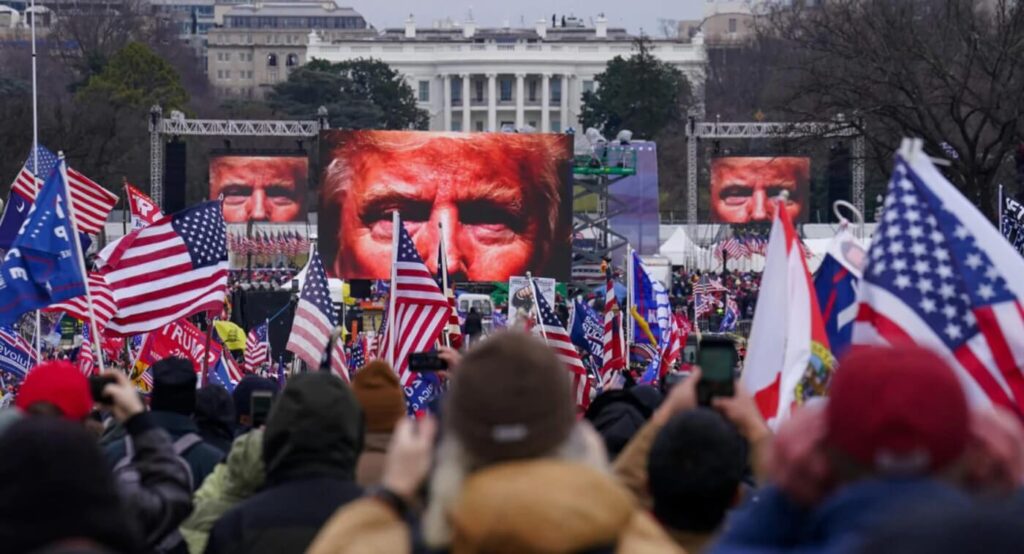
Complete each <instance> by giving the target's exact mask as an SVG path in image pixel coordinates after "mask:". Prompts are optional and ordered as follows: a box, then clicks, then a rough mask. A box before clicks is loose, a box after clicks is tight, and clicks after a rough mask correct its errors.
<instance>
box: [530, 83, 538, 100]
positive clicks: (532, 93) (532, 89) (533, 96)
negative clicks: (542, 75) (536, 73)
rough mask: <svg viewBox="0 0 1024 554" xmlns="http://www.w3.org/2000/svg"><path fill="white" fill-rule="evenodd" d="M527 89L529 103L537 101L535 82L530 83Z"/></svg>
mask: <svg viewBox="0 0 1024 554" xmlns="http://www.w3.org/2000/svg"><path fill="white" fill-rule="evenodd" d="M528 88H529V99H530V102H536V101H537V81H530V86H529V87H528Z"/></svg>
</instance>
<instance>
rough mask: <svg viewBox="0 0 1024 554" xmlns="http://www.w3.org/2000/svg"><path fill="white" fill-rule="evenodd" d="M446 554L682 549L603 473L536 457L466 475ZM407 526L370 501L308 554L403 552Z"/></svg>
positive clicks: (353, 508)
mask: <svg viewBox="0 0 1024 554" xmlns="http://www.w3.org/2000/svg"><path fill="white" fill-rule="evenodd" d="M449 519H450V521H451V524H452V528H453V534H452V544H451V546H450V552H451V553H452V554H470V553H483V552H487V553H491V554H503V553H510V554H511V553H522V554H542V553H543V554H548V553H551V554H554V553H566V554H568V553H578V552H597V551H607V552H621V553H630V554H660V553H680V552H684V551H683V550H682V549H681V548H679V547H678V546H676V544H675V543H673V542H672V540H671V539H670V538H669V537H668V536H667V535H665V533H664V531H662V530H661V528H660V527H659V526H658V524H657V523H656V522H655V521H654V520H653V519H652V518H651V517H650V516H649V515H648V514H646V513H644V512H643V511H641V510H639V509H638V508H637V507H636V503H635V501H634V499H633V496H632V495H631V494H630V493H629V491H627V490H626V489H625V488H623V487H622V486H620V485H618V484H617V483H616V482H615V481H614V480H613V479H612V478H611V477H610V476H608V475H607V474H605V473H603V472H601V471H599V470H597V469H593V468H590V467H587V466H585V465H582V464H579V463H573V462H566V461H560V460H552V459H543V460H533V461H524V462H511V463H504V464H499V465H495V466H492V467H489V468H486V469H483V470H481V471H478V472H476V473H474V474H473V475H471V476H470V477H469V478H468V479H467V480H466V482H465V484H464V487H463V488H462V490H461V493H460V494H459V497H458V500H457V501H456V503H455V505H454V506H453V509H452V510H451V512H450V513H449ZM410 537H411V535H410V532H409V529H408V528H407V526H406V525H405V524H404V523H403V522H402V521H401V520H400V519H399V518H398V517H397V516H396V515H395V514H394V512H392V511H390V510H389V509H388V508H386V507H384V505H383V504H381V503H380V502H379V501H377V500H374V499H364V500H360V501H359V502H356V503H354V504H351V505H349V506H347V507H346V508H345V509H343V510H341V511H339V512H338V514H336V515H335V517H334V518H333V519H332V520H331V521H330V523H328V525H327V526H326V527H325V528H324V530H323V532H322V533H321V534H320V535H319V536H318V537H317V540H316V542H315V543H314V544H313V545H312V547H310V549H309V552H310V553H311V554H340V553H356V552H392V553H395V554H401V553H405V552H410V550H411V546H410V545H411V540H410Z"/></svg>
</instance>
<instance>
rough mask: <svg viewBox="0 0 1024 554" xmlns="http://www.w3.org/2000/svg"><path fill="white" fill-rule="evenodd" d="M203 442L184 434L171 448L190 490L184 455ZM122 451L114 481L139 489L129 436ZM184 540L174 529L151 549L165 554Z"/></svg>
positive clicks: (139, 479) (189, 470) (189, 479)
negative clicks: (122, 454)
mask: <svg viewBox="0 0 1024 554" xmlns="http://www.w3.org/2000/svg"><path fill="white" fill-rule="evenodd" d="M201 442H203V439H202V437H200V436H199V435H197V434H195V433H186V434H184V435H182V436H181V437H179V438H178V440H176V441H174V443H173V444H172V447H173V448H174V453H175V454H176V455H177V459H178V463H180V464H181V465H182V467H184V468H185V472H186V473H187V474H188V487H189V490H191V489H192V483H193V479H194V478H193V476H192V468H191V466H189V464H188V462H187V461H186V460H185V457H184V456H185V454H186V453H187V452H188V451H189V450H191V449H192V447H193V446H195V445H197V444H199V443H201ZM124 451H125V455H124V457H122V458H121V459H120V460H118V461H117V463H116V464H114V469H113V474H114V479H115V480H116V481H117V482H118V483H119V484H120V485H126V486H131V487H139V486H140V483H141V481H142V477H141V476H140V475H139V472H138V469H136V468H135V466H134V464H133V459H134V458H135V446H134V445H133V444H132V438H131V436H125V438H124ZM184 541H185V539H184V537H182V536H181V533H180V532H179V531H178V530H177V529H175V530H174V531H172V532H170V533H168V534H167V535H166V536H165V537H164V538H163V539H161V540H160V542H159V543H157V544H156V546H154V547H153V552H155V553H160V554H162V553H165V552H172V551H176V550H179V547H180V546H181V545H182V544H183V543H184Z"/></svg>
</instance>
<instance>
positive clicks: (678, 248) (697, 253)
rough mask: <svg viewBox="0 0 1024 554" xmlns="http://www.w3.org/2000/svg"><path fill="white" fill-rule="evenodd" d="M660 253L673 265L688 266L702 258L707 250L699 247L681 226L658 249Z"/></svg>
mask: <svg viewBox="0 0 1024 554" xmlns="http://www.w3.org/2000/svg"><path fill="white" fill-rule="evenodd" d="M658 253H659V254H661V255H662V256H665V257H666V258H668V259H669V260H671V261H672V265H686V264H687V263H688V262H689V263H693V261H694V260H695V259H700V258H702V257H703V254H704V253H705V250H704V249H703V248H701V247H699V246H697V244H696V243H694V242H693V240H691V239H690V237H689V235H687V234H686V231H685V230H684V229H683V226H682V225H680V226H679V227H676V230H675V231H674V232H673V233H672V236H670V237H669V238H668V240H666V241H665V243H664V244H662V245H661V247H660V248H658Z"/></svg>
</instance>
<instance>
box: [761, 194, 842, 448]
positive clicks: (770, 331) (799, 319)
mask: <svg viewBox="0 0 1024 554" xmlns="http://www.w3.org/2000/svg"><path fill="white" fill-rule="evenodd" d="M834 366H835V362H834V359H833V357H832V354H831V352H830V351H829V344H828V335H826V334H825V326H824V324H823V322H822V319H821V311H820V310H819V309H818V298H817V295H816V294H815V292H814V285H813V283H812V281H811V275H810V272H809V271H808V270H807V261H806V259H805V258H804V256H803V250H802V248H801V246H800V237H798V236H797V234H796V229H795V228H794V227H793V220H792V218H791V217H790V215H789V213H788V212H787V211H786V210H785V209H777V210H775V220H774V222H773V224H772V232H771V236H770V238H769V240H768V249H767V252H766V253H765V267H764V275H763V276H762V278H761V292H760V294H758V301H757V311H755V312H754V322H753V324H752V326H751V329H750V342H749V344H748V347H747V357H746V363H745V365H744V368H743V377H742V382H743V385H744V386H745V387H746V389H747V390H748V391H750V393H751V394H753V395H754V400H755V402H756V403H757V406H758V408H760V410H761V415H762V416H764V419H765V421H767V422H768V425H769V426H770V427H772V428H773V429H774V428H777V427H778V425H779V424H780V423H782V421H784V420H785V419H786V418H787V417H789V414H790V411H791V409H792V407H793V404H794V403H796V402H797V400H798V398H799V397H801V396H802V397H806V396H807V394H806V391H804V392H805V394H802V395H799V396H798V391H797V387H798V385H799V386H803V383H804V382H807V381H820V380H822V379H824V380H825V381H827V379H828V376H830V375H831V372H832V369H833V367H834ZM810 388H811V387H808V389H810Z"/></svg>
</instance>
